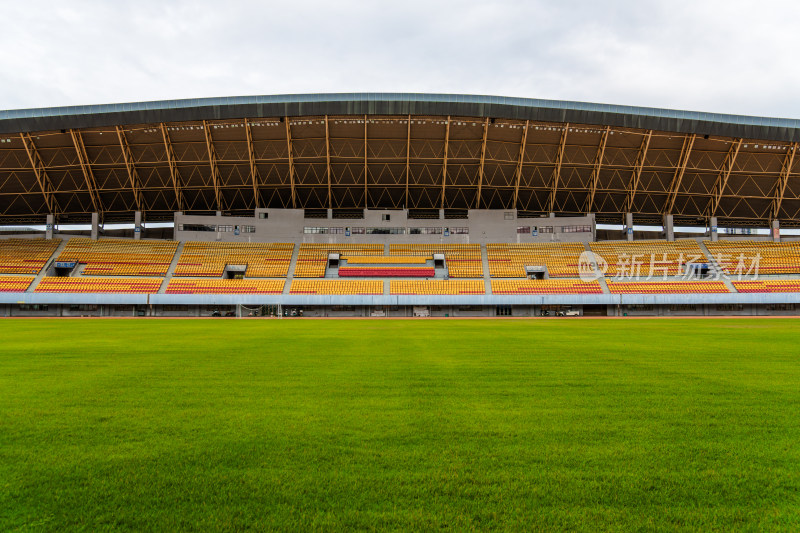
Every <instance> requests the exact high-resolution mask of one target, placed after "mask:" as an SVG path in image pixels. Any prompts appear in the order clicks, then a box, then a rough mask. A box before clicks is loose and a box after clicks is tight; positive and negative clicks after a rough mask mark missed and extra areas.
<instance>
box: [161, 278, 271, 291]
mask: <svg viewBox="0 0 800 533" xmlns="http://www.w3.org/2000/svg"><path fill="white" fill-rule="evenodd" d="M284 283H285V282H284V280H282V279H270V280H262V279H172V280H170V282H169V285H168V286H167V290H166V294H281V293H282V292H283V284H284Z"/></svg>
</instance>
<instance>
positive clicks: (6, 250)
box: [0, 239, 61, 274]
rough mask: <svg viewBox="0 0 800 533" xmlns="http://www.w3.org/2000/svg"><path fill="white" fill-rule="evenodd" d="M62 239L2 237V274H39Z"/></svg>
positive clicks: (0, 255) (0, 248)
mask: <svg viewBox="0 0 800 533" xmlns="http://www.w3.org/2000/svg"><path fill="white" fill-rule="evenodd" d="M59 244H61V239H49V240H48V239H0V274H38V273H39V272H41V270H42V268H44V266H45V264H46V263H47V260H48V259H50V256H52V255H53V253H54V252H55V251H56V248H58V245H59Z"/></svg>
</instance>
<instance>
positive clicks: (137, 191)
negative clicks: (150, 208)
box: [116, 126, 144, 212]
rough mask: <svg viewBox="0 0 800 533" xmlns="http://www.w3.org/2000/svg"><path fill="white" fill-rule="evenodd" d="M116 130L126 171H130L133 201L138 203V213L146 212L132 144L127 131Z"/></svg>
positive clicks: (118, 128) (117, 128)
mask: <svg viewBox="0 0 800 533" xmlns="http://www.w3.org/2000/svg"><path fill="white" fill-rule="evenodd" d="M116 130H117V139H118V140H119V148H120V150H122V159H123V161H125V170H127V171H128V181H130V184H131V191H133V201H134V202H135V203H136V211H137V212H141V211H144V200H143V198H142V182H141V180H140V179H139V173H138V172H137V171H136V166H135V165H134V164H133V154H132V153H131V147H130V144H128V138H127V137H126V136H125V130H124V129H122V127H121V126H117V127H116Z"/></svg>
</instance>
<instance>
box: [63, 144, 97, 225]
mask: <svg viewBox="0 0 800 533" xmlns="http://www.w3.org/2000/svg"><path fill="white" fill-rule="evenodd" d="M69 134H70V136H71V137H72V144H73V145H74V146H75V152H77V154H78V162H79V163H80V165H81V170H82V171H83V179H84V180H85V181H86V189H87V190H88V191H89V198H91V199H92V207H93V208H94V212H95V213H100V215H102V214H103V204H102V202H101V201H100V195H99V194H98V192H97V182H95V180H94V173H93V172H92V167H91V166H90V165H89V156H88V155H87V154H86V146H85V145H84V144H83V137H82V136H81V132H79V131H78V130H75V129H70V130H69Z"/></svg>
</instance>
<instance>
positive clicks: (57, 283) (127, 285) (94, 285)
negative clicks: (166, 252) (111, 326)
mask: <svg viewBox="0 0 800 533" xmlns="http://www.w3.org/2000/svg"><path fill="white" fill-rule="evenodd" d="M162 281H163V280H161V279H159V278H98V277H86V278H82V277H81V278H63V277H46V278H44V279H42V281H40V282H39V285H38V286H37V287H36V290H35V291H34V292H63V293H73V292H80V293H92V292H114V293H130V294H144V293H149V294H154V293H156V292H158V289H159V288H160V287H161V282H162Z"/></svg>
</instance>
